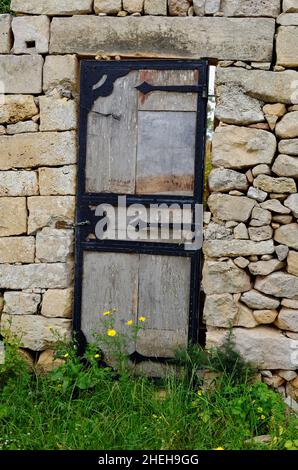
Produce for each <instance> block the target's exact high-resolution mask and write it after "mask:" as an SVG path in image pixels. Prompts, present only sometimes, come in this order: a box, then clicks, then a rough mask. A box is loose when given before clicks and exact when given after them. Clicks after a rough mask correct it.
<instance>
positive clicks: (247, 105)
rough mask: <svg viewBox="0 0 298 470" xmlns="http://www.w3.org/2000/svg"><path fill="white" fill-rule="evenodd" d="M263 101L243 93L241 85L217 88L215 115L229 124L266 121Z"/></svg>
mask: <svg viewBox="0 0 298 470" xmlns="http://www.w3.org/2000/svg"><path fill="white" fill-rule="evenodd" d="M262 104H263V103H262V102H261V101H259V100H257V99H256V98H252V97H251V96H248V95H246V94H245V93H243V90H242V88H241V87H238V86H234V87H231V86H226V85H221V86H219V87H218V88H217V105H216V108H215V116H216V118H217V119H218V120H219V121H223V122H226V123H227V124H239V125H248V124H254V123H256V122H263V121H264V114H263V112H262Z"/></svg>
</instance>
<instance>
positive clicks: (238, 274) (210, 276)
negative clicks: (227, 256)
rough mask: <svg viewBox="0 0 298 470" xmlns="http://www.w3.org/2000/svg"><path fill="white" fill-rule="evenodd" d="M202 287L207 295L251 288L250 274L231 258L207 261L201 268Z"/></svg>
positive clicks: (243, 290) (236, 291)
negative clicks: (221, 260)
mask: <svg viewBox="0 0 298 470" xmlns="http://www.w3.org/2000/svg"><path fill="white" fill-rule="evenodd" d="M203 289H204V292H205V293H206V294H209V295H210V294H223V293H231V294H233V293H238V292H245V291H247V290H250V289H251V282H250V276H249V275H248V274H247V273H246V272H245V271H243V270H242V269H239V268H238V267H237V266H236V265H235V264H234V263H233V261H232V260H229V261H224V262H220V261H207V262H205V264H204V269H203Z"/></svg>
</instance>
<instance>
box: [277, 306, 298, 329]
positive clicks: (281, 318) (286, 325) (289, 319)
mask: <svg viewBox="0 0 298 470" xmlns="http://www.w3.org/2000/svg"><path fill="white" fill-rule="evenodd" d="M275 325H276V326H277V327H278V328H280V329H281V330H289V331H294V333H298V310H293V309H290V308H282V309H281V311H280V312H279V315H278V318H277V320H276V322H275Z"/></svg>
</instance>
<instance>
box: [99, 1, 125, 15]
mask: <svg viewBox="0 0 298 470" xmlns="http://www.w3.org/2000/svg"><path fill="white" fill-rule="evenodd" d="M121 9H122V2H121V0H94V11H95V13H97V14H98V13H106V14H107V15H117V13H119V11H120V10H121Z"/></svg>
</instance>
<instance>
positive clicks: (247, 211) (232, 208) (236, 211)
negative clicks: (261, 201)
mask: <svg viewBox="0 0 298 470" xmlns="http://www.w3.org/2000/svg"><path fill="white" fill-rule="evenodd" d="M255 204H256V203H255V201H253V200H252V199H249V198H247V197H240V196H239V197H238V196H229V195H227V194H216V193H213V194H211V196H210V197H209V198H208V206H209V208H210V210H211V212H212V214H213V215H214V216H215V217H216V218H218V219H220V220H235V221H237V222H245V221H246V220H248V219H249V217H250V215H251V212H252V209H253V207H254V206H255Z"/></svg>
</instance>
